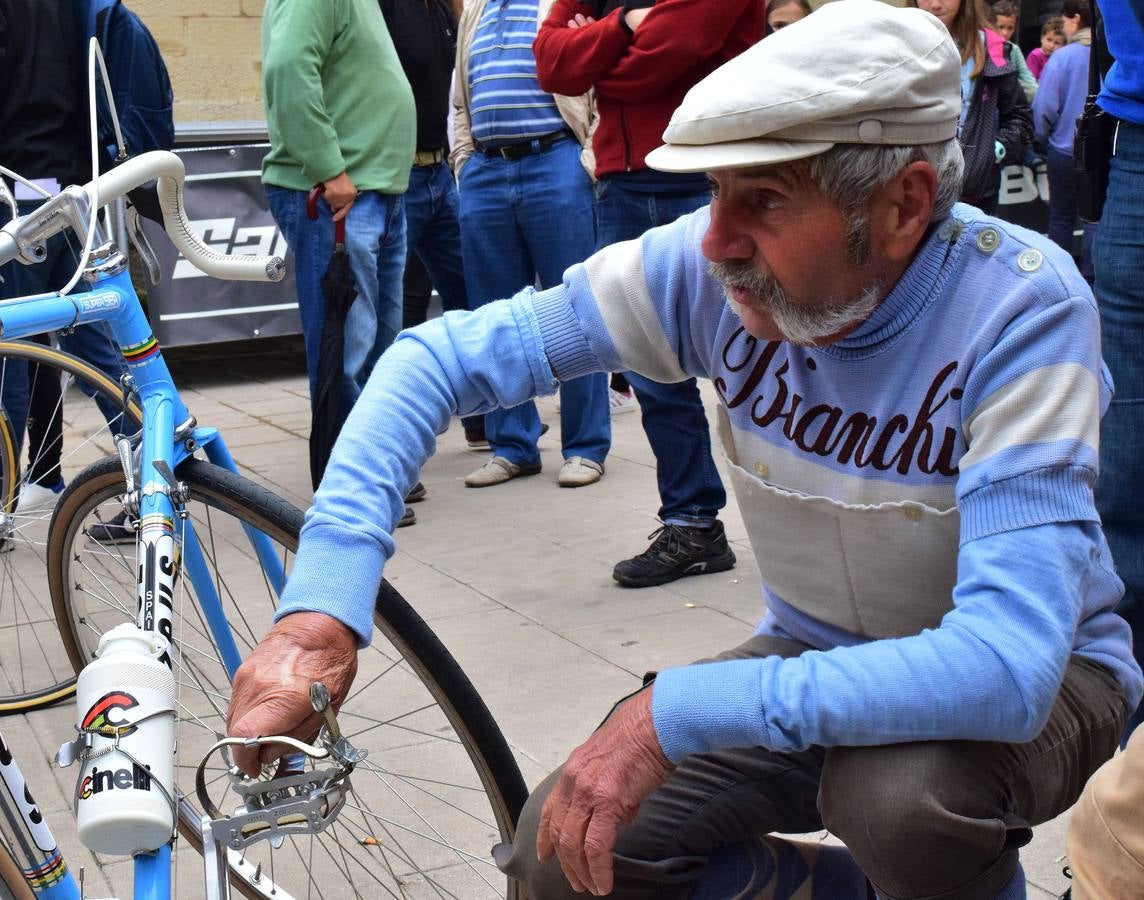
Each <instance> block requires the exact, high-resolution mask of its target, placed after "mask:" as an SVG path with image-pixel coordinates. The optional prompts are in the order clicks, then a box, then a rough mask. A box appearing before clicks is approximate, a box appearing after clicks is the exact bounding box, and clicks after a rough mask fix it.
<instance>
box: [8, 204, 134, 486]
mask: <svg viewBox="0 0 1144 900" xmlns="http://www.w3.org/2000/svg"><path fill="white" fill-rule="evenodd" d="M37 206H39V203H38V202H35V201H32V202H26V203H20V204H19V210H20V214H21V215H27V214H28V213H30V212H32V211H34V210H35V209H36V207H37ZM9 218H11V216H10V215H9V213H8V208H7V207H6V206H0V225H3V224H5V223H6V222H7V221H8V220H9ZM70 237H71V236H70V234H69V235H63V234H57V235H56V236H55V237H53V238H51V239H50V240H49V241H48V243H47V247H46V250H47V255H46V257H45V258H44V261H43V262H41V263H38V264H36V265H34V266H24V265H21V264H20V263H17V262H12V263H8V265H6V266H3V267H2V268H0V279H3V281H2V283H0V300H7V299H10V298H12V297H25V296H28V295H31V294H46V293H48V292H49V291H57V290H59V289H60V288H62V287H63V286H64V285H65V284H67V282H68V279H69V278H71V276H72V273H73V272H75V267H76V263H77V258H76V252H75V250H73V249H72V246H71V245H70V244H69V243H68V240H69V238H70ZM72 240H74V238H72ZM85 287H86V283H85V282H83V281H81V282H80V283H79V284H78V285H76V287H75V291H82V290H84V289H85ZM40 337H42V338H43V339H42V340H40V341H39V342H40V343H47V339H46V337H47V336H46V335H44V336H40ZM58 340H59V344H60V348H61V349H62V350H64V351H65V352H67V353H72V354H74V355H75V356H78V357H79V358H80V359H83V360H86V361H87V362H89V363H91V364H92V365H93V366H95V367H96V368H98V369H100V370H101V371H102V372H104V373H105V374H106V375H107V376H108V377H109V378H111V379H112V380H113V381H118V380H119V375H120V373H121V372H122V371H123V360H122V358H121V357H120V354H119V349H118V348H117V347H116V346H115V343H114V342H113V341H112V340H111V336H110V332H109V331H108V330H107V326H106V325H105V324H103V323H97V324H95V325H81V326H80V327H78V328H76V329H75V330H74V331H72V332H71V333H64V332H60V333H59V335H58ZM41 382H42V385H41ZM41 386H42V387H48V386H49V382H48V380H47V379H41V380H40V381H38V382H37V390H39V389H40V388H41ZM50 387H52V388H55V387H57V386H56V385H50ZM80 388H81V390H83V391H84V392H85V393H88V394H90V393H92V392H91V391H90V390H89V389H88V388H87V387H86V385H83V384H81V385H80ZM29 399H30V398H29V379H28V366H24V365H16V364H15V363H12V362H9V363H8V364H6V365H5V366H3V368H2V370H0V402H2V403H3V405H4V410H5V411H6V412H7V413H8V417H9V419H10V420H11V423H12V434H13V437H14V438H15V440H16V443H17V452H18V451H19V445H20V444H21V443H22V442H23V439H24V430H25V428H27V426H28V403H29ZM58 402H59V400H58V391H57V392H56V397H55V399H49V400H47V401H46V402H44V403H43V404H42V405H43V406H46V407H47V408H48V409H54V408H55V406H56V405H57V404H58ZM97 403H98V405H99V407H100V411H101V412H102V413H103V415H104V417H105V418H106V419H107V420H108V421H109V422H112V421H115V420H116V417H118V416H119V415H120V413H121V410H120V409H118V408H117V407H114V406H112V405H110V404H108V403H107V401H106V400H104V399H103V397H102V396H100V397H98V398H97ZM60 424H61V423H60V422H59V421H58V420H56V421H54V422H52V423H50V424H49V423H47V422H44V423H41V425H42V426H43V427H44V428H49V429H51V430H52V435H51V436H43V435H40V436H38V437H39V439H38V440H36V441H33V446H35V445H36V444H39V445H40V446H42V447H52V448H54V450H52V451H50V455H51V458H52V459H53V460H55V461H56V462H58V460H59V448H60V442H61V441H62V435H57V434H56V432H57V431H58V429H59V427H60ZM36 462H38V463H39V464H40V465H41V466H42V465H44V462H45V460H43V459H39V460H37V461H36ZM49 468H52V469H54V468H55V466H54V464H51V465H49ZM42 474H43V473H41V472H36V473H33V477H38V476H40V475H42ZM53 474H54V476H55V477H58V471H54V472H53ZM48 480H54V478H51V479H48Z"/></svg>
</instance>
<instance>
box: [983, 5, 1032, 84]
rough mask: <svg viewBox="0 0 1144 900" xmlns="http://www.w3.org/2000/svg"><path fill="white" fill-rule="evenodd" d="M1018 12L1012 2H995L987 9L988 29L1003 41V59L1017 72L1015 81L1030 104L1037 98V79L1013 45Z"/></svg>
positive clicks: (1022, 55) (1018, 49)
mask: <svg viewBox="0 0 1144 900" xmlns="http://www.w3.org/2000/svg"><path fill="white" fill-rule="evenodd" d="M1019 12H1020V11H1019V10H1018V8H1017V4H1016V3H1014V2H1012V0H997V2H996V3H994V4H993V5H992V6H990V7H988V8H987V18H988V21H989V28H990V29H991V30H992V31H994V32H996V33H997V34H999V35H1000V36H1001V37H1002V38H1004V39H1005V58H1006V59H1007V60H1009V62H1010V63H1011V64H1012V66H1013V68H1014V69H1015V70H1016V71H1017V80H1018V81H1019V82H1021V89H1022V90H1024V92H1025V97H1026V98H1027V99H1028V101H1029V102H1030V103H1032V102H1033V98H1034V97H1035V96H1037V79H1036V78H1035V77H1034V76H1033V73H1032V72H1030V71H1029V66H1028V64H1027V63H1026V62H1025V55H1024V54H1023V53H1022V52H1021V48H1020V47H1018V46H1017V45H1016V44H1014V43H1013V32H1015V31H1016V30H1017V15H1018V13H1019Z"/></svg>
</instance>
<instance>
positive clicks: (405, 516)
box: [397, 506, 417, 528]
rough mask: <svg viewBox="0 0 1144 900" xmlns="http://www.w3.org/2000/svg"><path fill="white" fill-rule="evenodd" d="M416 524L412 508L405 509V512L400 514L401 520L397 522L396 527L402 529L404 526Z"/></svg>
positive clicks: (415, 516)
mask: <svg viewBox="0 0 1144 900" xmlns="http://www.w3.org/2000/svg"><path fill="white" fill-rule="evenodd" d="M416 524H417V513H415V512H414V511H413V507H412V506H407V507H405V512H403V513H402V514H401V518H400V519H398V520H397V527H398V528H404V527H405V526H406V525H416Z"/></svg>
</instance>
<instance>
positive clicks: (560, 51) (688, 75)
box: [532, 0, 765, 177]
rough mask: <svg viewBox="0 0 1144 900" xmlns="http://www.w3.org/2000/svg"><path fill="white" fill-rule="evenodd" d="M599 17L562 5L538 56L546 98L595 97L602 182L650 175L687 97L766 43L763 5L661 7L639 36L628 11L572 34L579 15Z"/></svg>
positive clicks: (571, 2) (701, 2) (684, 2)
mask: <svg viewBox="0 0 1144 900" xmlns="http://www.w3.org/2000/svg"><path fill="white" fill-rule="evenodd" d="M637 5H643V4H637ZM596 9H597V7H596V4H594V3H591V2H587V3H581V2H578V0H556V2H555V3H553V5H552V10H551V11H550V12H549V14H548V18H547V19H546V20H545V21H544V22H543V23H542V24H541V26H540V30H539V32H538V33H537V36H536V41H535V43H533V45H532V49H533V53H534V54H535V55H536V71H537V74H538V75H539V78H540V86H541V87H542V88H544V90H546V91H548V92H550V93H554V94H566V95H569V96H576V95H578V94H583V93H585V92H586V91H588V90H589V89H590V88H595V89H596V107H597V110H598V112H599V116H600V124H599V126H598V128H597V130H596V133H595V135H594V136H593V138H592V149H593V150H594V151H595V154H596V176H597V177H600V176H603V175H610V174H612V173H615V172H633V171H640V170H642V169H646V168H647V166H646V165H645V164H644V157H645V156H646V155H647V154H648V152H649V151H651V150H654V149H655V148H656V147H658V146H659V145H660V144H662V143H663V131H664V129H665V128H666V127H667V123H668V121H669V120H670V119H671V114H672V113H673V112H675V109H676V107H677V106H679V104H680V101H682V100H683V96H684V94H686V93H687V91H688V90H689V89H690V88H691V87H692V86H693V85H694V84H695V83H696V82H698V81H700V80H701V79H703V78H704V77H705V76H707V75H708V74H710V73H711V72H713V71H715V69H717V68H719V66H721V65H722V64H723V63H725V62H727V60H729V59H732V58H733V57H736V56H738V55H739V54H740V53H742V52H743V51H744V50H746V49H747V48H748V47H750V46H751V45H753V44H755V43H757V42H758V41H760V40H762V37H763V29H764V25H765V3H764V0H658V2H657V3H656V4H655V6H653V7H652V8H651V11H650V12H649V13H648V16H647V18H646V19H644V20H643V22H641V23H640V24H639V27H638V28H636V30H635V32H634V33H632V32H631V31H629V30H628V28H627V26H626V25H625V24H624V23H623V15H624V11H625V10H624V8H623V7H620V8H617V9H614V10H612V11H611V12H609V13H608V14H607V15H605V16H604V17H603V18H602V19H599V20H597V21H595V22H592V23H590V24H588V25H584V26H581V27H579V28H569V27H568V22H569V20H571V19H572V18H573V17H574V16H575V15H576V14H577V13H579V14H581V15H583V16H594V15H595V10H596Z"/></svg>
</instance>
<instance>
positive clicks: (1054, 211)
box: [1045, 147, 1096, 282]
mask: <svg viewBox="0 0 1144 900" xmlns="http://www.w3.org/2000/svg"><path fill="white" fill-rule="evenodd" d="M1045 165H1046V168H1047V169H1048V174H1049V239H1050V240H1051V241H1053V243H1055V244H1057V245H1058V246H1060V247H1063V248H1064V249H1065V250H1067V251H1068V252H1069V253H1072V252H1073V232H1074V231H1075V230H1076V223H1077V218H1076V175H1075V174H1074V173H1073V158H1072V156H1070V155H1068V154H1066V153H1061V152H1060V151H1059V150H1056V149H1054V148H1053V147H1049V152H1048V155H1047V156H1046V157H1045ZM1095 233H1096V226H1095V225H1090V224H1087V223H1086V224H1085V225H1084V230H1083V236H1082V237H1081V259H1080V274H1081V275H1083V276H1084V277H1085V278H1087V279H1088V280H1089V282H1091V281H1092V239H1093V235H1094V234H1095Z"/></svg>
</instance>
